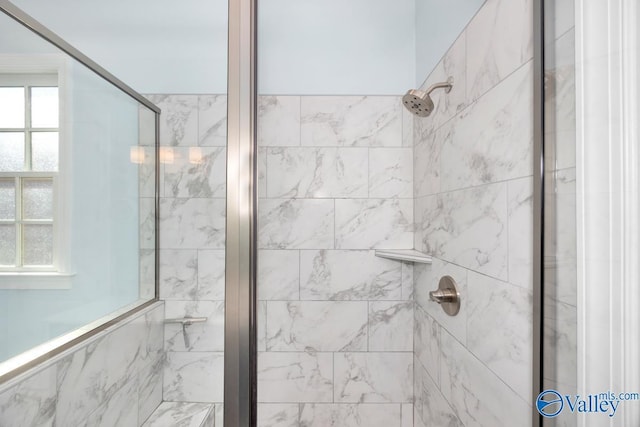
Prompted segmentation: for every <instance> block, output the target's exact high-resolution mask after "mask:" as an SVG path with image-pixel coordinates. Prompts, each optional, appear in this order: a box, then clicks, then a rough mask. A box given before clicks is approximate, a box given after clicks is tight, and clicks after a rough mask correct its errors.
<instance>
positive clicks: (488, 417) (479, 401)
mask: <svg viewBox="0 0 640 427" xmlns="http://www.w3.org/2000/svg"><path fill="white" fill-rule="evenodd" d="M441 348H442V357H441V359H440V390H441V391H442V394H443V396H444V397H445V399H447V401H448V402H449V404H450V405H451V407H452V408H453V409H454V411H455V412H456V414H457V415H458V417H459V418H460V420H461V421H462V422H463V424H464V425H465V426H528V425H530V423H531V419H532V418H531V417H532V415H531V411H532V407H531V403H530V401H525V400H522V398H521V397H520V396H518V395H517V394H516V393H514V392H513V390H511V389H510V388H509V387H508V386H507V385H506V384H505V383H504V382H502V381H501V380H500V378H498V376H496V375H495V374H494V373H493V372H491V371H490V370H489V368H487V367H486V366H485V365H484V364H482V362H480V361H479V360H478V359H476V358H475V357H474V356H473V355H472V354H471V353H470V352H469V351H468V350H467V349H466V348H465V347H463V346H462V344H460V343H459V342H458V341H457V340H456V339H455V338H453V337H452V336H451V335H449V333H447V332H446V331H442V337H441ZM526 375H530V373H529V372H528V370H527V372H526Z"/></svg>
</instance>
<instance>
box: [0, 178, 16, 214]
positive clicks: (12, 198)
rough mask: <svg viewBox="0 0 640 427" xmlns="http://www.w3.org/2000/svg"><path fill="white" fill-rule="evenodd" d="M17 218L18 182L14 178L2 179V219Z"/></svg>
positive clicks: (0, 208) (0, 205) (0, 188)
mask: <svg viewBox="0 0 640 427" xmlns="http://www.w3.org/2000/svg"><path fill="white" fill-rule="evenodd" d="M15 218H16V184H15V181H14V180H13V179H0V220H13V219H15Z"/></svg>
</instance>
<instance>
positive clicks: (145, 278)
mask: <svg viewBox="0 0 640 427" xmlns="http://www.w3.org/2000/svg"><path fill="white" fill-rule="evenodd" d="M139 254H140V258H139V260H140V261H139V264H138V274H139V276H138V277H139V280H140V282H139V286H138V289H139V292H140V293H139V296H140V298H143V299H152V298H154V297H155V295H156V251H155V250H154V249H140V251H139Z"/></svg>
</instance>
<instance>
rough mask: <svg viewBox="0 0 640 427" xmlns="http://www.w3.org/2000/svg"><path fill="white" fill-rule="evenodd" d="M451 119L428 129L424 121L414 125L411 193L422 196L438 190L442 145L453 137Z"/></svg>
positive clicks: (453, 129)
mask: <svg viewBox="0 0 640 427" xmlns="http://www.w3.org/2000/svg"><path fill="white" fill-rule="evenodd" d="M454 131H455V128H454V126H453V121H450V122H448V123H445V124H444V125H443V126H441V127H439V128H438V129H436V130H435V131H430V130H429V128H428V126H427V125H426V123H425V122H418V121H416V123H415V125H414V138H415V145H414V147H413V182H414V184H413V185H414V188H413V194H414V196H415V197H423V196H427V195H430V194H435V193H438V192H440V158H441V157H442V146H443V145H444V144H445V143H446V142H447V141H450V140H451V139H452V138H453V133H454Z"/></svg>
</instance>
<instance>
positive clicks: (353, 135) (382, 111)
mask: <svg viewBox="0 0 640 427" xmlns="http://www.w3.org/2000/svg"><path fill="white" fill-rule="evenodd" d="M401 108H402V106H401V103H400V98H399V97H396V96H304V97H302V102H301V143H302V145H307V146H360V147H398V146H401V145H402V116H401Z"/></svg>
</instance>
